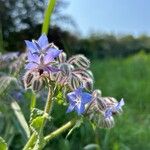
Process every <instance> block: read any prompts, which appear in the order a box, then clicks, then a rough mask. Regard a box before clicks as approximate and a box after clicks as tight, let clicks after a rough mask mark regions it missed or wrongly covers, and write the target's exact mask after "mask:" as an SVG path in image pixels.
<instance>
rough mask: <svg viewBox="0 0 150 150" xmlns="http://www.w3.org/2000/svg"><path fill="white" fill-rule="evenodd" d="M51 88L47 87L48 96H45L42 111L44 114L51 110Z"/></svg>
mask: <svg viewBox="0 0 150 150" xmlns="http://www.w3.org/2000/svg"><path fill="white" fill-rule="evenodd" d="M52 95H53V94H52V90H51V88H50V87H49V90H48V96H47V101H46V105H45V108H44V113H46V114H49V112H50V110H51V106H52Z"/></svg>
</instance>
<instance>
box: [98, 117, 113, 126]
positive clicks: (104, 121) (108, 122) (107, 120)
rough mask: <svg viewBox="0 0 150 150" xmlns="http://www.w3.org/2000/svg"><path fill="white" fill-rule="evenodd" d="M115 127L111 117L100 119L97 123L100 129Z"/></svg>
mask: <svg viewBox="0 0 150 150" xmlns="http://www.w3.org/2000/svg"><path fill="white" fill-rule="evenodd" d="M114 125H115V121H114V118H113V117H109V118H102V119H101V120H100V121H99V126H100V127H101V128H112V127H114Z"/></svg>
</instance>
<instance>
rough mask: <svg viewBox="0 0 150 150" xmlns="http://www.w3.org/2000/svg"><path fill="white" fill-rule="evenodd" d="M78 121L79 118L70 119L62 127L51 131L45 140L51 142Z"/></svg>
mask: <svg viewBox="0 0 150 150" xmlns="http://www.w3.org/2000/svg"><path fill="white" fill-rule="evenodd" d="M76 121H77V118H74V119H72V120H70V121H69V122H67V123H66V124H64V125H63V126H62V127H60V128H59V129H57V130H55V131H53V132H52V133H50V134H49V135H47V136H45V138H44V140H45V141H46V143H47V142H49V141H50V140H52V139H53V138H55V137H57V136H59V135H60V134H61V133H63V132H65V131H66V130H68V129H69V128H71V127H72V126H73V125H75V123H76Z"/></svg>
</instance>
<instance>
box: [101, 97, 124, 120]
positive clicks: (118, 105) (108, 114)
mask: <svg viewBox="0 0 150 150" xmlns="http://www.w3.org/2000/svg"><path fill="white" fill-rule="evenodd" d="M124 104H125V103H124V100H123V99H121V100H120V102H118V103H116V104H114V106H112V107H109V108H107V109H106V111H105V114H104V117H105V118H110V117H111V116H112V115H113V114H114V113H117V112H118V111H119V110H121V109H122V106H123V105H124Z"/></svg>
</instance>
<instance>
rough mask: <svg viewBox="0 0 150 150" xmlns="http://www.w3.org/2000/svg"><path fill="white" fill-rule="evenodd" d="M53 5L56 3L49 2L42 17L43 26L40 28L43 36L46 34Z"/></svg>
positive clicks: (54, 0)
mask: <svg viewBox="0 0 150 150" xmlns="http://www.w3.org/2000/svg"><path fill="white" fill-rule="evenodd" d="M55 3H56V0H49V3H48V6H47V9H46V10H45V13H44V14H45V15H44V21H43V26H42V33H45V34H47V33H48V28H49V24H50V18H51V15H52V12H53V10H54V6H55Z"/></svg>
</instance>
